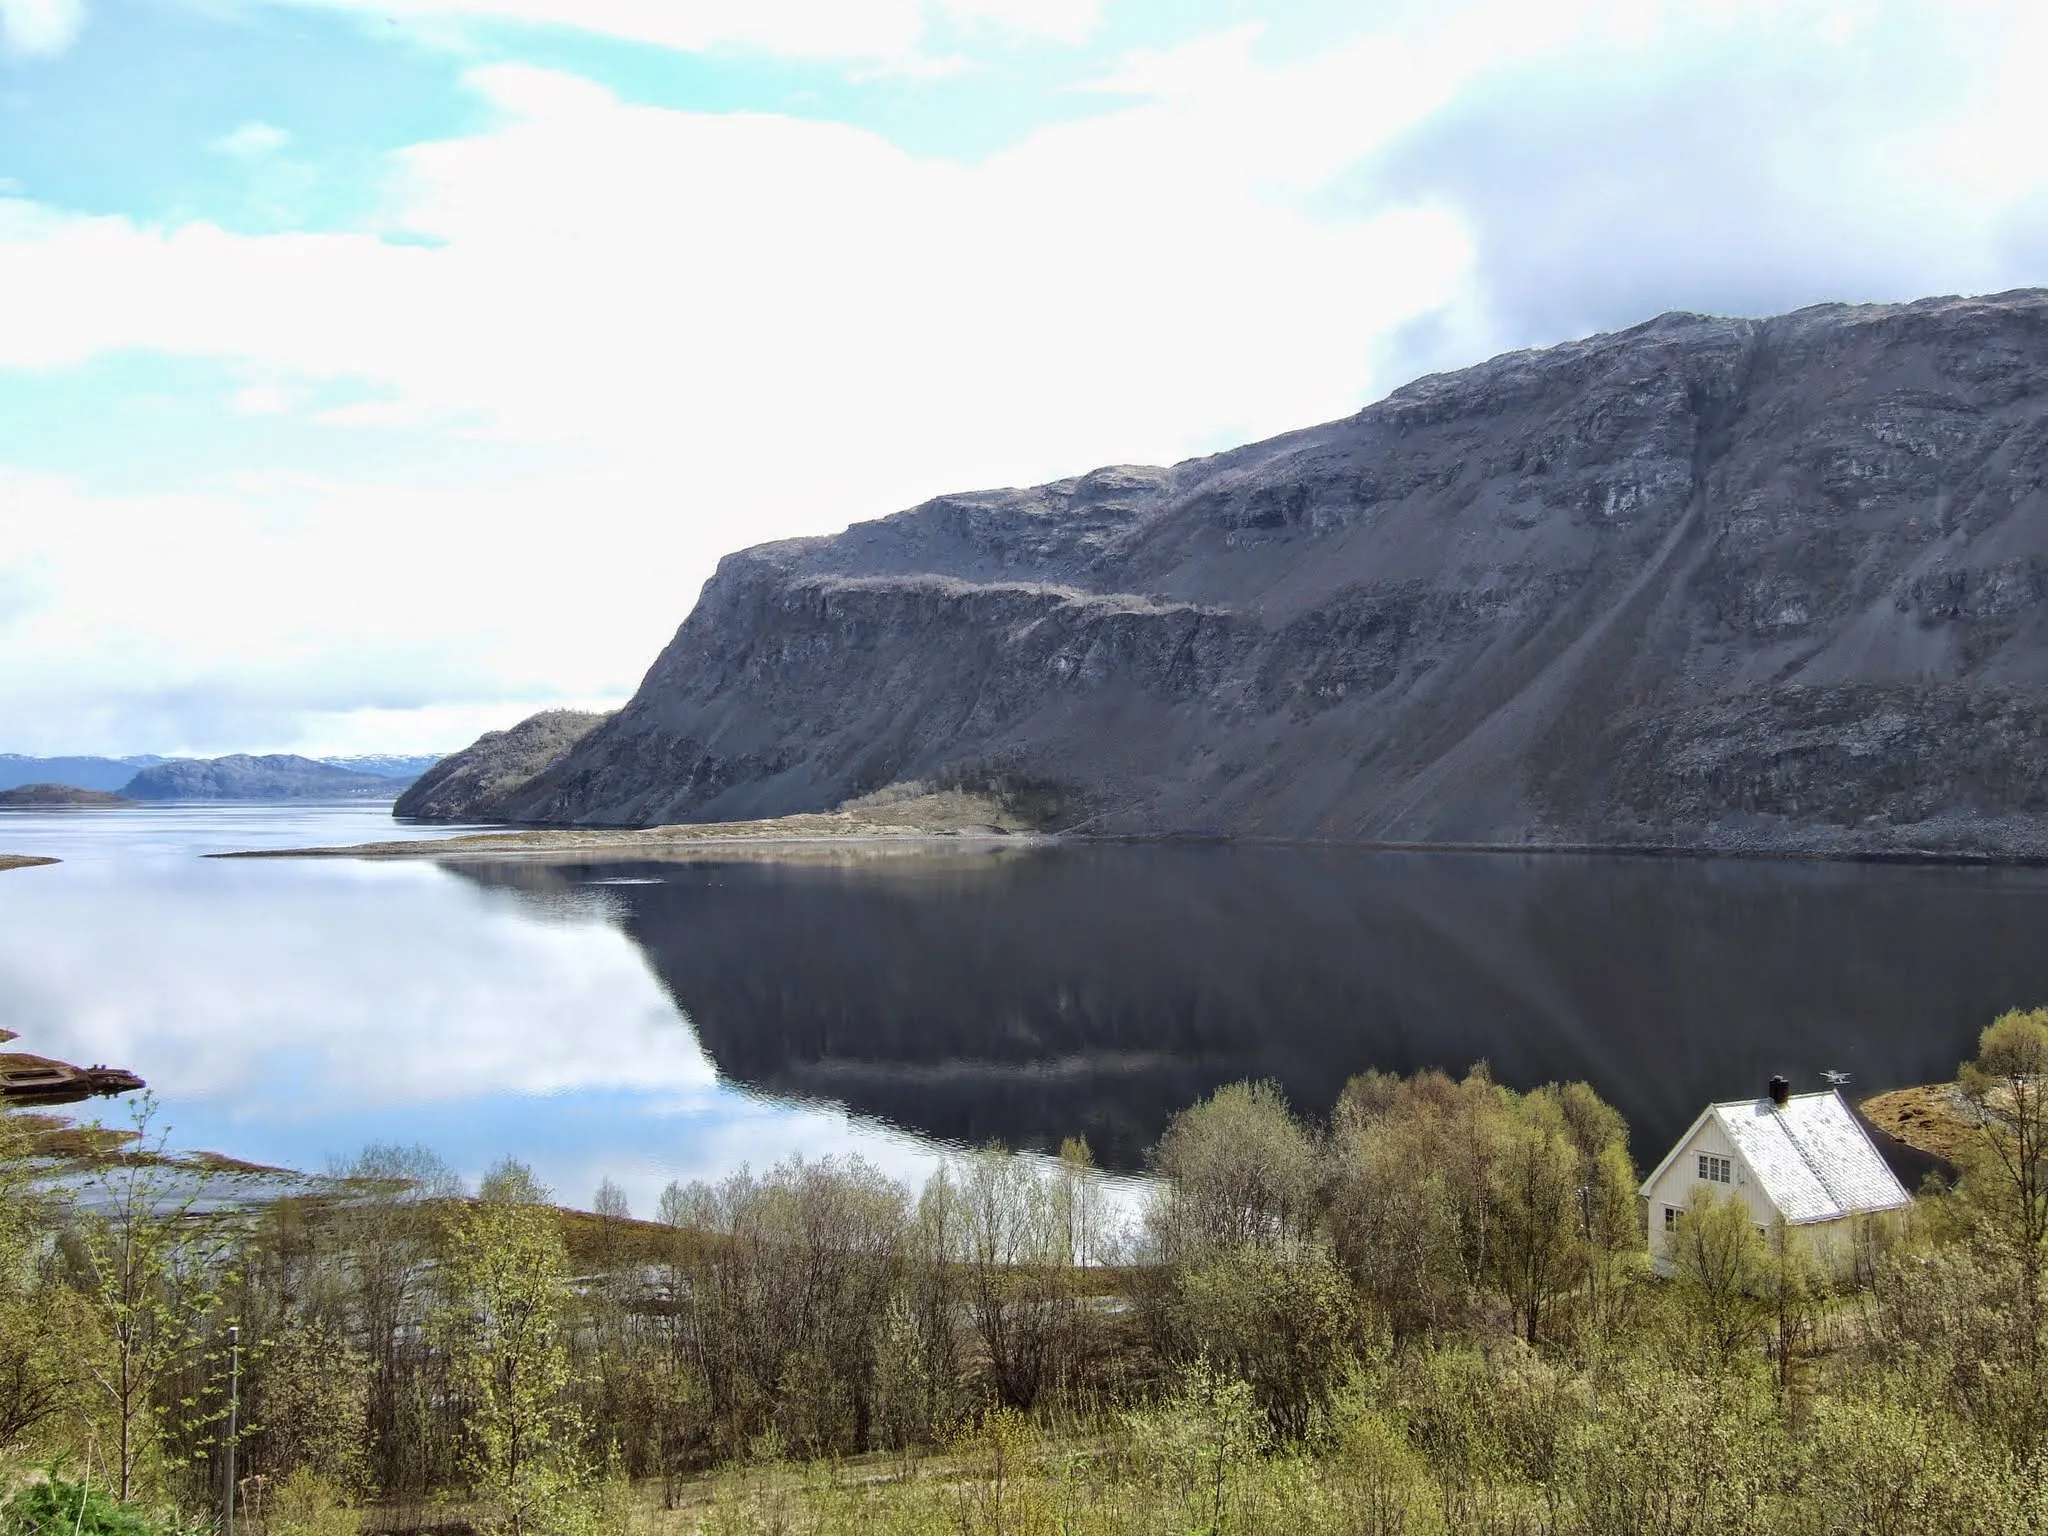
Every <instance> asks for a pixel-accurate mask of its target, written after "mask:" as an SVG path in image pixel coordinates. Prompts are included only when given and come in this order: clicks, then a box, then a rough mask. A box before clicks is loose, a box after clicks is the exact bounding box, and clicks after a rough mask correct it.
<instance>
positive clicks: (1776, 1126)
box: [1642, 1077, 1912, 1272]
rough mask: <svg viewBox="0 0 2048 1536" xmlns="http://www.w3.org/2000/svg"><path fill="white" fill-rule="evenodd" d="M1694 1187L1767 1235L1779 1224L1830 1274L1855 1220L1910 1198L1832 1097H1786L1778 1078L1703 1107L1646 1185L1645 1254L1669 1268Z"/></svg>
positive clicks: (1846, 1255)
mask: <svg viewBox="0 0 2048 1536" xmlns="http://www.w3.org/2000/svg"><path fill="white" fill-rule="evenodd" d="M1699 1189H1709V1190H1713V1191H1714V1192H1716V1193H1718V1194H1723V1195H1730V1194H1732V1195H1734V1196H1735V1197H1736V1198H1737V1199H1739V1200H1741V1201H1742V1202H1743V1203H1744V1204H1745V1205H1747V1206H1748V1207H1749V1209H1750V1212H1751V1214H1752V1215H1754V1216H1755V1218H1756V1224H1757V1225H1758V1226H1759V1227H1761V1228H1764V1229H1766V1230H1768V1229H1769V1228H1770V1227H1771V1226H1772V1224H1773V1223H1775V1222H1777V1221H1778V1220H1780V1219H1782V1220H1783V1221H1784V1223H1785V1224H1786V1226H1788V1227H1791V1228H1794V1229H1796V1230H1798V1231H1799V1232H1801V1233H1802V1234H1803V1235H1804V1236H1805V1237H1806V1239H1807V1240H1808V1242H1809V1243H1810V1244H1811V1247H1812V1251H1813V1253H1814V1256H1815V1257H1816V1258H1818V1259H1819V1260H1821V1262H1823V1263H1824V1264H1827V1265H1828V1266H1829V1267H1830V1268H1832V1269H1834V1270H1836V1271H1838V1272H1839V1271H1842V1270H1845V1269H1846V1268H1847V1267H1848V1265H1849V1264H1850V1263H1851V1262H1852V1260H1853V1258H1854V1231H1855V1226H1856V1223H1857V1221H1858V1219H1859V1218H1864V1217H1868V1216H1871V1215H1875V1214H1876V1213H1878V1212H1882V1211H1896V1210H1901V1209H1903V1208H1904V1207H1906V1206H1907V1205H1909V1204H1911V1203H1912V1197H1911V1196H1910V1195H1908V1194H1907V1193H1906V1188H1905V1186H1904V1185H1903V1184H1901V1183H1900V1182H1899V1180H1898V1176H1897V1175H1896V1174H1894V1173H1893V1172H1892V1171H1891V1168H1890V1167H1889V1166H1888V1165H1887V1164H1886V1162H1885V1160H1884V1158H1883V1157H1882V1156H1881V1155H1880V1154H1879V1152H1878V1150H1877V1148H1876V1147H1875V1146H1873V1145H1872V1144H1871V1140H1870V1137H1869V1136H1867V1135H1866V1134H1864V1130H1863V1127H1862V1126H1861V1125H1859V1124H1858V1123H1857V1121H1856V1117H1855V1115H1853V1114H1851V1113H1850V1111H1849V1106H1848V1105H1847V1104H1844V1103H1843V1102H1842V1097H1841V1095H1840V1094H1838V1093H1834V1092H1828V1093H1801V1094H1793V1093H1791V1092H1790V1091H1789V1090H1788V1087H1787V1084H1786V1082H1785V1080H1784V1079H1783V1078H1782V1077H1774V1078H1772V1079H1771V1091H1770V1093H1769V1094H1768V1095H1767V1096H1766V1097H1764V1098H1761V1099H1737V1100H1734V1101H1733V1102H1731V1103H1727V1104H1709V1105H1708V1106H1707V1108H1706V1110H1705V1112H1704V1113H1703V1114H1701V1116H1700V1117H1699V1119H1697V1120H1695V1121H1693V1123H1692V1129H1691V1130H1689V1131H1687V1132H1686V1133H1685V1134H1684V1135H1683V1136H1681V1137H1680V1138H1679V1139H1678V1145H1677V1146H1675V1147H1673V1148H1672V1149H1671V1151H1670V1153H1669V1154H1668V1155H1667V1156H1666V1157H1665V1159H1664V1161H1663V1162H1661V1163H1659V1164H1658V1165H1657V1167H1656V1169H1655V1171H1654V1172H1652V1173H1651V1175H1650V1176H1649V1177H1648V1178H1647V1179H1645V1180H1644V1181H1643V1189H1642V1194H1643V1199H1644V1201H1645V1202H1646V1204H1647V1211H1646V1218H1647V1221H1648V1223H1649V1236H1650V1257H1651V1259H1652V1261H1653V1262H1654V1263H1655V1264H1656V1266H1657V1268H1658V1270H1659V1271H1660V1272H1661V1271H1668V1270H1669V1268H1670V1265H1671V1232H1672V1229H1673V1228H1675V1227H1676V1226H1677V1224H1678V1217H1679V1214H1680V1213H1681V1212H1682V1211H1684V1210H1685V1208H1686V1206H1687V1204H1688V1203H1689V1202H1690V1201H1691V1200H1692V1197H1693V1192H1694V1191H1695V1190H1699Z"/></svg>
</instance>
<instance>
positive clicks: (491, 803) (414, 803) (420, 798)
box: [391, 709, 611, 821]
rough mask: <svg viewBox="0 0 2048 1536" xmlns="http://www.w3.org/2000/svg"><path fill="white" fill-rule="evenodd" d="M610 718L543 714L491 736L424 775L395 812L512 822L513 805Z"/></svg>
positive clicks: (428, 818)
mask: <svg viewBox="0 0 2048 1536" xmlns="http://www.w3.org/2000/svg"><path fill="white" fill-rule="evenodd" d="M610 718H611V717H610V716H609V715H604V714H588V713H585V712H582V711H579V710H573V709H550V710H543V711H542V712H541V713H540V714H537V715H533V716H530V717H529V718H527V719H525V720H522V721H520V722H519V724H517V725H515V726H513V727H512V729H511V730H509V731H489V732H486V733H485V734H484V735H483V736H482V737H480V738H479V739H478V740H477V741H475V742H474V743H472V744H471V745H470V746H468V747H465V748H464V749H463V750H462V751H460V752H455V753H451V754H450V755H449V756H447V757H444V758H442V759H441V760H440V761H439V762H438V763H436V764H435V765H434V766H433V767H431V768H429V769H428V770H427V771H426V772H425V773H423V774H422V775H420V777H419V779H418V780H417V781H416V782H415V783H414V784H413V785H412V787H411V788H409V789H408V790H406V792H405V793H404V794H402V795H400V796H399V797H398V803H397V804H396V805H394V806H392V808H391V814H392V815H394V816H414V817H418V818H419V819H420V820H422V821H511V820H516V819H517V818H516V817H515V816H513V815H512V814H510V809H509V808H510V806H511V805H512V804H513V803H514V802H515V800H516V799H517V798H518V796H519V794H520V792H521V791H523V790H524V789H525V788H526V787H527V786H528V785H529V784H531V783H532V782H533V780H534V778H535V776H536V775H538V774H539V773H540V772H541V771H542V770H543V769H545V768H547V767H549V766H550V765H552V764H554V763H557V762H560V761H561V759H562V758H563V757H564V756H566V755H567V753H568V752H569V750H570V749H571V748H572V747H574V746H575V745H576V744H577V743H578V742H580V741H582V740H583V738H584V737H586V736H588V735H589V734H590V733H591V732H592V731H594V730H596V729H597V728H598V727H599V726H600V725H602V724H603V723H604V722H605V721H606V720H608V719H610Z"/></svg>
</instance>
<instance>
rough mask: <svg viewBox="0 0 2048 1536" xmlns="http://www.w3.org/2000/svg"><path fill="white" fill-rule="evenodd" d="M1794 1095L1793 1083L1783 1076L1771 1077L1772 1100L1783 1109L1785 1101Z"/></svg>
mask: <svg viewBox="0 0 2048 1536" xmlns="http://www.w3.org/2000/svg"><path fill="white" fill-rule="evenodd" d="M1791 1097H1792V1085H1791V1084H1790V1083H1788V1082H1786V1081H1785V1079H1784V1078H1782V1077H1774V1078H1772V1079H1771V1102H1772V1103H1773V1104H1775V1105H1777V1106H1778V1108H1780V1109H1783V1108H1784V1107H1785V1101H1786V1100H1787V1099H1789V1098H1791Z"/></svg>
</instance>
